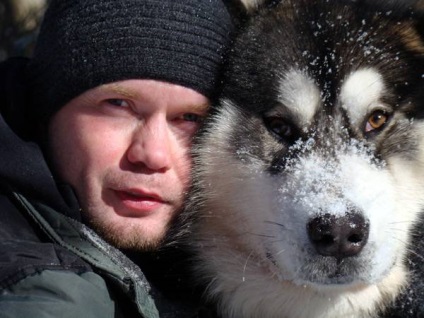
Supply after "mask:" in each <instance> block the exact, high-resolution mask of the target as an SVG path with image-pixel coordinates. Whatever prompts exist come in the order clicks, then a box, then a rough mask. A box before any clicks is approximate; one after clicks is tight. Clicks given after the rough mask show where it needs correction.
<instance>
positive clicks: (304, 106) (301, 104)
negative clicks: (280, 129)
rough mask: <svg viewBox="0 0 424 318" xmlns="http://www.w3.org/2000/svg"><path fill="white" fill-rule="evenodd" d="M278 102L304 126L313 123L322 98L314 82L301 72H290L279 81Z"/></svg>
mask: <svg viewBox="0 0 424 318" xmlns="http://www.w3.org/2000/svg"><path fill="white" fill-rule="evenodd" d="M278 101H279V102H280V103H281V104H283V105H284V106H285V107H287V108H288V109H289V110H290V111H291V112H292V113H293V115H294V116H296V118H298V119H299V120H300V121H301V122H302V124H309V123H311V121H312V119H313V117H314V116H315V114H316V112H317V110H318V106H319V105H320V103H321V96H320V91H319V89H318V86H317V85H316V83H315V82H314V80H313V79H312V78H311V77H309V76H308V75H307V74H305V73H304V72H302V71H300V70H294V69H293V70H290V71H289V72H287V73H285V74H284V75H283V76H282V78H281V80H280V81H279V92H278Z"/></svg>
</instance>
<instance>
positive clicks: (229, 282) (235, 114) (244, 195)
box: [189, 0, 424, 318]
mask: <svg viewBox="0 0 424 318" xmlns="http://www.w3.org/2000/svg"><path fill="white" fill-rule="evenodd" d="M244 5H245V7H246V10H247V12H248V17H247V20H245V21H244V23H242V26H241V31H240V32H239V34H238V35H237V36H236V39H235V45H234V48H233V49H232V50H231V52H230V57H229V62H228V65H227V67H226V72H225V76H224V82H223V89H222V94H221V96H220V99H219V103H218V104H217V105H215V106H214V107H213V109H212V114H211V117H210V118H209V120H208V121H207V122H206V124H205V128H204V130H203V132H201V134H200V136H199V139H198V143H197V145H195V150H194V161H195V172H194V186H193V193H192V199H191V202H189V210H193V211H195V212H194V213H193V214H194V215H195V217H196V221H195V223H194V224H193V226H192V230H193V232H194V233H193V236H192V238H191V239H192V241H193V242H192V245H194V249H195V251H196V253H197V255H198V256H197V257H198V258H197V261H198V265H197V276H198V277H201V279H202V280H203V282H205V283H206V284H208V289H207V295H208V296H209V298H210V299H212V300H215V301H217V303H218V308H219V312H220V314H221V315H222V317H224V318H228V317H237V318H239V317H244V318H246V317H264V318H267V317H289V318H291V317H314V318H315V317H322V318H331V317H376V316H377V315H379V314H381V313H383V312H384V311H385V310H386V309H387V308H390V307H391V306H393V303H394V302H395V300H396V299H397V298H398V297H400V296H399V295H408V292H411V293H412V291H410V288H411V287H410V286H412V285H411V280H413V279H414V275H418V274H417V273H415V272H413V271H411V267H410V266H411V265H414V264H415V265H416V266H418V267H419V263H420V262H422V260H421V259H420V257H417V258H416V260H415V262H414V264H410V263H413V262H412V261H411V260H412V258H411V257H413V256H414V255H415V254H417V252H421V253H422V254H424V250H421V251H417V250H416V249H417V246H418V244H421V243H420V242H417V241H419V239H420V232H415V231H416V228H417V227H416V225H417V224H418V223H419V222H420V219H421V211H422V210H423V207H424V120H423V116H424V37H423V35H424V16H423V15H422V14H421V9H419V8H418V5H419V3H417V4H414V3H413V1H409V2H408V3H407V4H406V1H399V2H396V1H378V0H377V1H376V0H374V1H373V0H370V1H360V0H356V1H354V0H352V1H349V0H344V1H343V0H331V1H330V0H285V1H284V0H283V1H272V2H268V3H261V1H252V2H249V1H244ZM422 226H423V225H422ZM419 229H420V230H421V231H422V229H421V228H419ZM414 235H415V236H414ZM419 246H420V247H419V249H421V248H422V245H419ZM417 261H418V262H417ZM417 263H418V264H417ZM421 271H424V269H421ZM421 275H422V274H421ZM421 277H422V276H421ZM402 293H403V294H402ZM409 298H411V297H409ZM405 299H408V296H406V297H405ZM421 301H424V299H422V300H421ZM415 305H416V306H418V304H417V303H415ZM415 305H414V302H413V301H411V302H410V303H409V304H406V300H405V303H404V304H400V306H406V307H405V308H407V307H408V306H410V307H409V308H415V307H413V306H415ZM414 310H415V309H414ZM401 312H402V311H401ZM409 312H411V315H413V314H412V312H413V310H412V309H411V310H409V311H406V309H405V312H404V314H405V317H406V316H407V315H408V313H409Z"/></svg>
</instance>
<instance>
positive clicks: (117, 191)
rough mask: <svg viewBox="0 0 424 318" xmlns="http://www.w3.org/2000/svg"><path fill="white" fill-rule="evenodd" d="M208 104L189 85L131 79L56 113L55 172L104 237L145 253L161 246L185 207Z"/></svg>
mask: <svg viewBox="0 0 424 318" xmlns="http://www.w3.org/2000/svg"><path fill="white" fill-rule="evenodd" d="M207 105H208V100H207V98H206V97H204V96H203V95H201V94H199V93H197V92H195V91H193V90H191V89H188V88H184V87H181V86H178V85H174V84H168V83H162V82H158V81H152V80H128V81H121V82H115V83H112V84H107V85H103V86H100V87H97V88H94V89H92V90H89V91H87V92H85V93H83V94H82V95H80V96H78V97H76V98H75V99H73V100H72V101H70V102H69V103H68V104H66V105H65V106H64V107H63V108H61V110H59V112H58V113H57V114H55V115H54V116H53V118H52V120H51V122H50V126H49V141H50V150H51V155H52V159H53V164H54V166H55V169H56V170H57V172H58V174H59V176H60V177H61V178H62V179H63V180H64V181H65V182H67V183H69V184H71V185H72V186H73V188H74V189H75V191H76V194H77V196H78V199H79V201H80V204H81V207H82V209H83V216H84V218H85V219H86V221H87V222H88V223H89V224H90V225H91V226H92V227H93V228H94V229H95V230H96V231H97V232H98V233H99V234H101V235H103V237H105V238H106V240H108V241H109V242H111V243H112V244H114V245H116V246H117V247H120V248H129V249H143V250H148V249H154V248H156V247H157V246H158V245H159V244H160V243H161V241H162V239H163V238H164V235H165V233H166V231H167V229H168V227H169V224H170V222H171V221H172V219H173V218H174V217H175V216H176V214H177V213H178V211H179V210H180V208H181V206H182V203H183V199H184V194H185V191H186V189H187V187H188V185H189V181H190V180H189V175H190V165H191V159H190V153H189V150H190V149H189V148H190V145H191V140H192V137H193V135H194V133H195V132H196V130H197V129H198V126H199V121H200V119H201V118H202V117H203V116H204V115H205V113H206V111H207Z"/></svg>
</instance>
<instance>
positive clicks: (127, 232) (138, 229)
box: [90, 222, 167, 252]
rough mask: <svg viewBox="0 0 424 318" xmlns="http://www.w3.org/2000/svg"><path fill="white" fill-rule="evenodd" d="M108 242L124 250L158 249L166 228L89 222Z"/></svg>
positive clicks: (163, 238)
mask: <svg viewBox="0 0 424 318" xmlns="http://www.w3.org/2000/svg"><path fill="white" fill-rule="evenodd" d="M90 226H91V227H92V229H93V230H94V231H96V232H97V233H98V234H99V235H100V236H101V237H102V238H103V239H104V240H105V241H107V242H108V243H109V244H111V245H113V246H114V247H117V248H119V249H124V250H133V251H143V252H150V251H155V250H157V249H159V248H160V247H161V246H162V245H163V242H164V240H165V235H166V232H167V228H162V229H155V230H154V231H152V228H149V227H148V226H146V227H143V226H131V227H130V228H125V229H122V227H118V226H113V225H112V226H111V225H105V224H101V223H98V222H92V223H91V224H90Z"/></svg>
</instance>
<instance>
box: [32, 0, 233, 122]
mask: <svg viewBox="0 0 424 318" xmlns="http://www.w3.org/2000/svg"><path fill="white" fill-rule="evenodd" d="M232 28H233V26H232V22H231V18H230V15H229V13H228V11H227V9H226V7H225V5H224V4H223V2H222V0H52V1H51V2H50V6H49V8H48V9H47V11H46V14H45V17H44V21H43V23H42V26H41V29H40V34H39V37H38V40H37V44H36V47H35V51H34V56H33V58H32V61H31V62H30V65H29V81H30V85H31V91H32V98H33V100H34V102H35V103H36V104H37V108H36V112H37V116H41V117H42V118H44V119H47V118H49V117H50V116H51V115H52V114H53V113H54V112H56V111H57V110H59V109H60V107H62V106H63V105H64V104H66V103H67V102H68V101H70V100H71V99H72V98H74V97H76V96H78V95H80V94H81V93H83V92H85V91H87V90H88V89H91V88H94V87H96V86H99V85H101V84H106V83H110V82H114V81H120V80H125V79H140V78H142V79H155V80H161V81H165V82H170V83H173V84H179V85H182V86H186V87H189V88H192V89H194V90H196V91H197V92H199V93H201V94H203V95H205V96H207V97H211V96H212V95H213V93H214V89H215V84H216V80H217V75H218V71H219V68H220V65H221V62H222V59H223V55H224V53H225V50H226V47H227V45H228V44H229V39H230V34H231V31H232Z"/></svg>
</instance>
